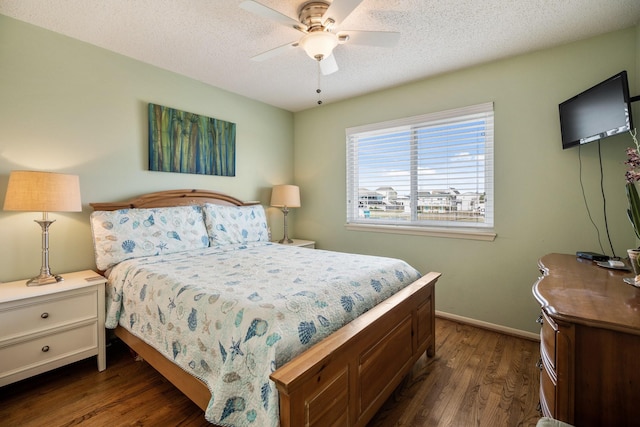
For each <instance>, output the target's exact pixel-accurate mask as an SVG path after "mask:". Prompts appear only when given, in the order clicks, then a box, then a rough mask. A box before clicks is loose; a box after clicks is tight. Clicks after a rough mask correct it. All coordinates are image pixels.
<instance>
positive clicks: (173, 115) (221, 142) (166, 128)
mask: <svg viewBox="0 0 640 427" xmlns="http://www.w3.org/2000/svg"><path fill="white" fill-rule="evenodd" d="M149 170H152V171H161V172H181V173H195V174H202V175H220V176H235V175H236V124H235V123H231V122H227V121H224V120H218V119H213V118H211V117H206V116H202V115H199V114H194V113H188V112H186V111H180V110H176V109H173V108H169V107H163V106H162V105H156V104H149Z"/></svg>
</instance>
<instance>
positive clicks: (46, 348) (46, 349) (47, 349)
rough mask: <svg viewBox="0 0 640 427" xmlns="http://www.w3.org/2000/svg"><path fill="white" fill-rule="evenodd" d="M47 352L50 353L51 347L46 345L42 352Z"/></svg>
mask: <svg viewBox="0 0 640 427" xmlns="http://www.w3.org/2000/svg"><path fill="white" fill-rule="evenodd" d="M47 351H49V346H48V345H45V346H44V347H42V352H43V353H46V352H47Z"/></svg>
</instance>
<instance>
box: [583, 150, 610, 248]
mask: <svg viewBox="0 0 640 427" xmlns="http://www.w3.org/2000/svg"><path fill="white" fill-rule="evenodd" d="M599 144H600V140H598V147H599V146H600V145H599ZM581 147H582V144H581V145H578V163H579V167H580V172H579V177H580V189H581V190H582V199H583V200H584V206H585V208H587V215H588V216H589V221H591V224H592V225H593V228H595V229H596V234H597V236H598V244H599V245H600V252H602V253H603V254H604V248H603V246H602V241H601V240H600V230H599V229H598V226H597V225H596V223H595V222H594V221H593V218H592V217H591V210H590V209H589V203H588V202H587V195H586V194H585V192H584V184H583V183H582V150H581ZM601 180H602V178H601ZM605 222H606V221H605Z"/></svg>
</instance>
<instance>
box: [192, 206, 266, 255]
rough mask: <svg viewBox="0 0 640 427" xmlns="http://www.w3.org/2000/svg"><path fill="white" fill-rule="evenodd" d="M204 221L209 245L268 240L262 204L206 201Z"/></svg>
mask: <svg viewBox="0 0 640 427" xmlns="http://www.w3.org/2000/svg"><path fill="white" fill-rule="evenodd" d="M204 223H205V225H206V227H207V234H208V235H209V244H210V246H215V245H229V244H238V243H240V244H246V243H251V242H268V241H269V234H268V230H267V217H266V215H265V213H264V208H263V207H262V205H252V206H227V205H215V204H212V203H206V204H205V205H204Z"/></svg>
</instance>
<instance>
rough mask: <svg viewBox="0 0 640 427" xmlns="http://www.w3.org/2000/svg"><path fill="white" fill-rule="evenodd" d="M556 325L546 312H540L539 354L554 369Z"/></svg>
mask: <svg viewBox="0 0 640 427" xmlns="http://www.w3.org/2000/svg"><path fill="white" fill-rule="evenodd" d="M557 332H558V327H557V325H556V324H555V322H554V321H553V320H551V318H549V316H547V315H546V313H545V312H544V311H543V312H542V328H541V329H540V354H541V355H542V358H543V359H545V360H546V362H547V363H549V364H550V365H551V368H552V369H556V336H557Z"/></svg>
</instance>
